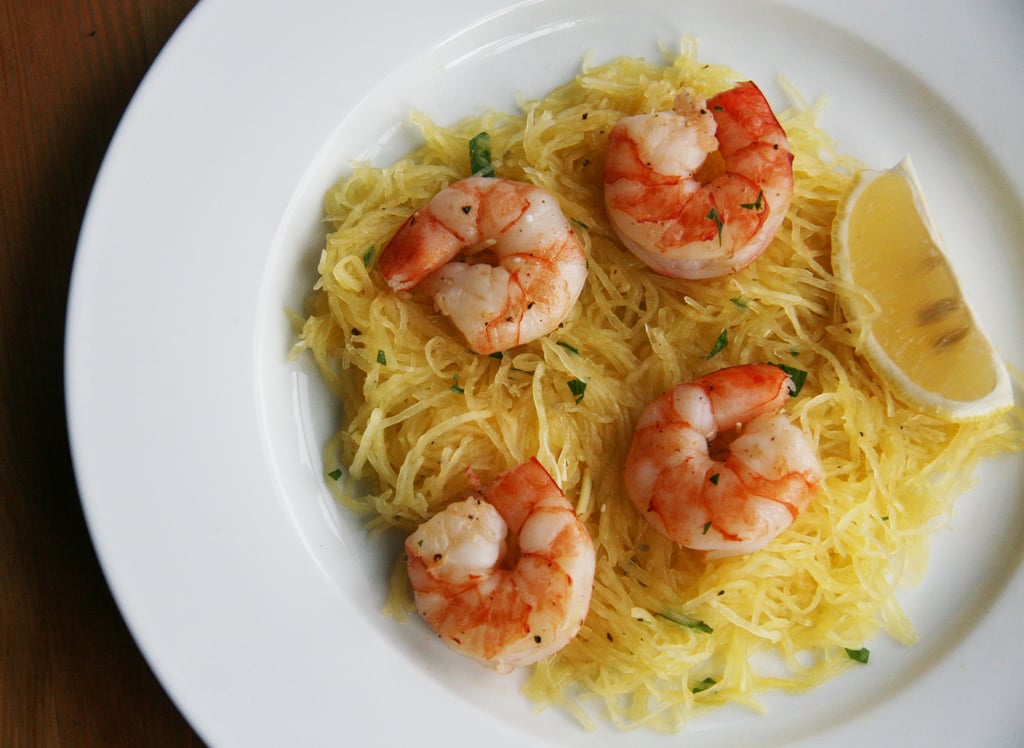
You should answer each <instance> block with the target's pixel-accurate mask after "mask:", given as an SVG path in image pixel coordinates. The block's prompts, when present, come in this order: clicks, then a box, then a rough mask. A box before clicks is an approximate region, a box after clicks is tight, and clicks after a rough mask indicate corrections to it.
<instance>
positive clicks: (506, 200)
mask: <svg viewBox="0 0 1024 748" xmlns="http://www.w3.org/2000/svg"><path fill="white" fill-rule="evenodd" d="M460 255H463V256H464V258H463V260H460V261H455V258H456V257H458V256H460ZM379 266H380V269H381V272H382V273H383V274H384V278H385V280H386V281H387V283H388V285H389V286H390V287H391V289H392V290H393V291H409V290H412V289H413V288H416V287H418V286H421V287H422V289H423V290H424V291H426V293H427V294H428V295H430V296H432V297H433V299H434V304H435V306H436V307H437V309H438V310H439V311H440V312H441V313H442V314H445V315H447V316H448V317H449V318H451V321H452V322H453V323H454V325H455V327H457V328H458V329H459V331H460V332H461V333H462V334H463V335H464V336H465V338H466V341H467V342H468V343H469V346H470V348H472V349H473V350H474V351H476V352H477V353H482V354H491V353H495V352H498V351H503V350H506V349H508V348H512V347H513V346H516V345H519V344H521V343H528V342H529V341H531V340H535V339H537V338H539V337H541V336H543V335H546V334H548V333H549V332H551V331H552V330H554V329H555V328H556V327H558V325H560V324H561V323H562V322H563V321H564V320H565V318H566V317H567V316H568V315H569V312H570V310H571V309H572V306H573V304H574V303H575V302H576V299H577V298H578V297H579V295H580V292H581V291H582V290H583V284H584V282H585V281H586V279H587V256H586V253H585V251H584V250H583V246H582V245H581V244H580V241H579V239H578V238H577V237H576V234H575V233H574V232H573V229H572V226H571V225H570V224H569V221H568V220H566V217H565V215H564V214H563V213H562V210H561V208H559V206H558V200H557V199H556V198H555V197H554V196H553V195H551V193H549V192H547V191H545V190H543V189H541V188H540V187H536V186H534V185H532V184H526V183H525V182H516V181H513V180H511V179H502V178H496V177H470V178H468V179H463V180H461V181H458V182H455V183H454V184H452V185H450V186H449V187H447V188H446V189H444V190H441V191H440V192H439V193H437V194H436V195H435V196H434V197H433V198H431V200H430V201H429V202H428V203H427V204H426V205H425V206H423V207H422V208H420V209H419V210H417V211H416V212H415V213H413V214H412V216H410V217H409V219H408V220H407V221H406V222H405V223H404V224H403V225H402V226H401V228H399V230H398V232H397V233H396V234H395V236H394V237H393V238H392V239H391V241H390V242H388V244H387V246H385V247H384V250H383V252H382V253H381V256H380V261H379Z"/></svg>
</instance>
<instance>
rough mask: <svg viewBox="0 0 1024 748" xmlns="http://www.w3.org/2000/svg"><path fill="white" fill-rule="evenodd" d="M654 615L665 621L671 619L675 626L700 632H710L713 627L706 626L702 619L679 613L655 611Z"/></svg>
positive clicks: (712, 631)
mask: <svg viewBox="0 0 1024 748" xmlns="http://www.w3.org/2000/svg"><path fill="white" fill-rule="evenodd" d="M654 615H656V616H658V617H659V618H664V619H665V620H666V621H671V622H672V623H674V624H676V625H677V626H682V627H683V628H688V629H693V630H694V631H699V632H701V633H702V634H712V633H714V631H715V630H714V629H713V628H711V627H710V626H708V625H707V624H706V623H704V621H700V620H697V619H696V618H690V617H689V616H684V615H680V614H679V613H655V614H654Z"/></svg>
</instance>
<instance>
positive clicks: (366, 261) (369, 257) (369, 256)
mask: <svg viewBox="0 0 1024 748" xmlns="http://www.w3.org/2000/svg"><path fill="white" fill-rule="evenodd" d="M376 251H377V248H376V247H374V246H373V245H372V244H371V245H370V247H369V248H368V249H367V250H366V251H365V252H363V266H364V267H370V263H371V262H373V253H374V252H376Z"/></svg>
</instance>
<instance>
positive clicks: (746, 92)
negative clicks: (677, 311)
mask: <svg viewBox="0 0 1024 748" xmlns="http://www.w3.org/2000/svg"><path fill="white" fill-rule="evenodd" d="M604 183H605V186H604V197H605V207H606V208H607V210H608V217H609V219H610V220H611V223H612V227H613V228H614V230H615V233H616V234H617V235H618V237H619V239H620V240H621V241H622V243H623V244H625V245H626V247H627V248H628V249H629V250H630V251H632V252H633V253H634V254H636V255H637V256H638V257H639V258H640V259H642V260H643V261H644V262H646V263H647V264H648V265H650V266H651V267H652V268H653V269H654V270H655V271H657V272H658V273H661V274H662V275H667V276H669V277H672V278H712V277H715V276H719V275H725V274H727V273H731V272H734V271H736V270H739V269H740V268H743V267H745V266H747V265H749V264H750V263H751V262H753V261H754V260H756V259H757V258H758V256H760V254H761V253H762V252H763V251H764V250H765V249H766V248H767V246H768V245H769V244H770V243H771V240H772V238H773V237H774V236H775V234H776V232H777V231H778V230H779V227H780V226H781V225H782V220H783V218H784V217H785V215H786V210H787V209H788V208H789V202H790V198H791V197H792V195H793V154H792V153H791V152H790V149H789V141H788V139H787V138H786V132H785V130H783V129H782V125H780V124H779V121H778V120H777V119H776V118H775V114H774V113H773V112H772V109H771V106H770V105H769V104H768V101H767V100H766V99H765V97H764V94H762V93H761V90H760V89H759V88H758V87H757V86H756V85H755V84H754V83H752V82H750V81H747V82H744V83H740V84H738V85H737V86H736V87H734V88H731V89H729V90H728V91H724V92H723V93H720V94H718V95H716V96H713V97H712V98H711V99H709V100H707V101H705V100H704V98H703V97H701V96H695V95H691V94H690V93H689V92H687V91H685V90H684V91H682V92H681V93H680V94H679V95H678V96H677V98H676V100H675V104H674V106H673V109H672V110H671V111H667V112H655V113H653V114H641V115H636V116H633V117H625V118H623V119H621V120H619V121H618V122H617V123H616V124H615V127H613V128H612V131H611V133H610V134H609V137H608V150H607V153H606V156H605V168H604Z"/></svg>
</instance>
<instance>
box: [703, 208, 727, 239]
mask: <svg viewBox="0 0 1024 748" xmlns="http://www.w3.org/2000/svg"><path fill="white" fill-rule="evenodd" d="M706 218H707V219H708V220H709V221H714V222H715V228H716V229H717V231H718V243H719V244H721V243H722V225H723V223H724V222H723V221H722V217H721V216H720V215H718V208H712V209H711V210H709V211H708V214H707V216H706Z"/></svg>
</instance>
